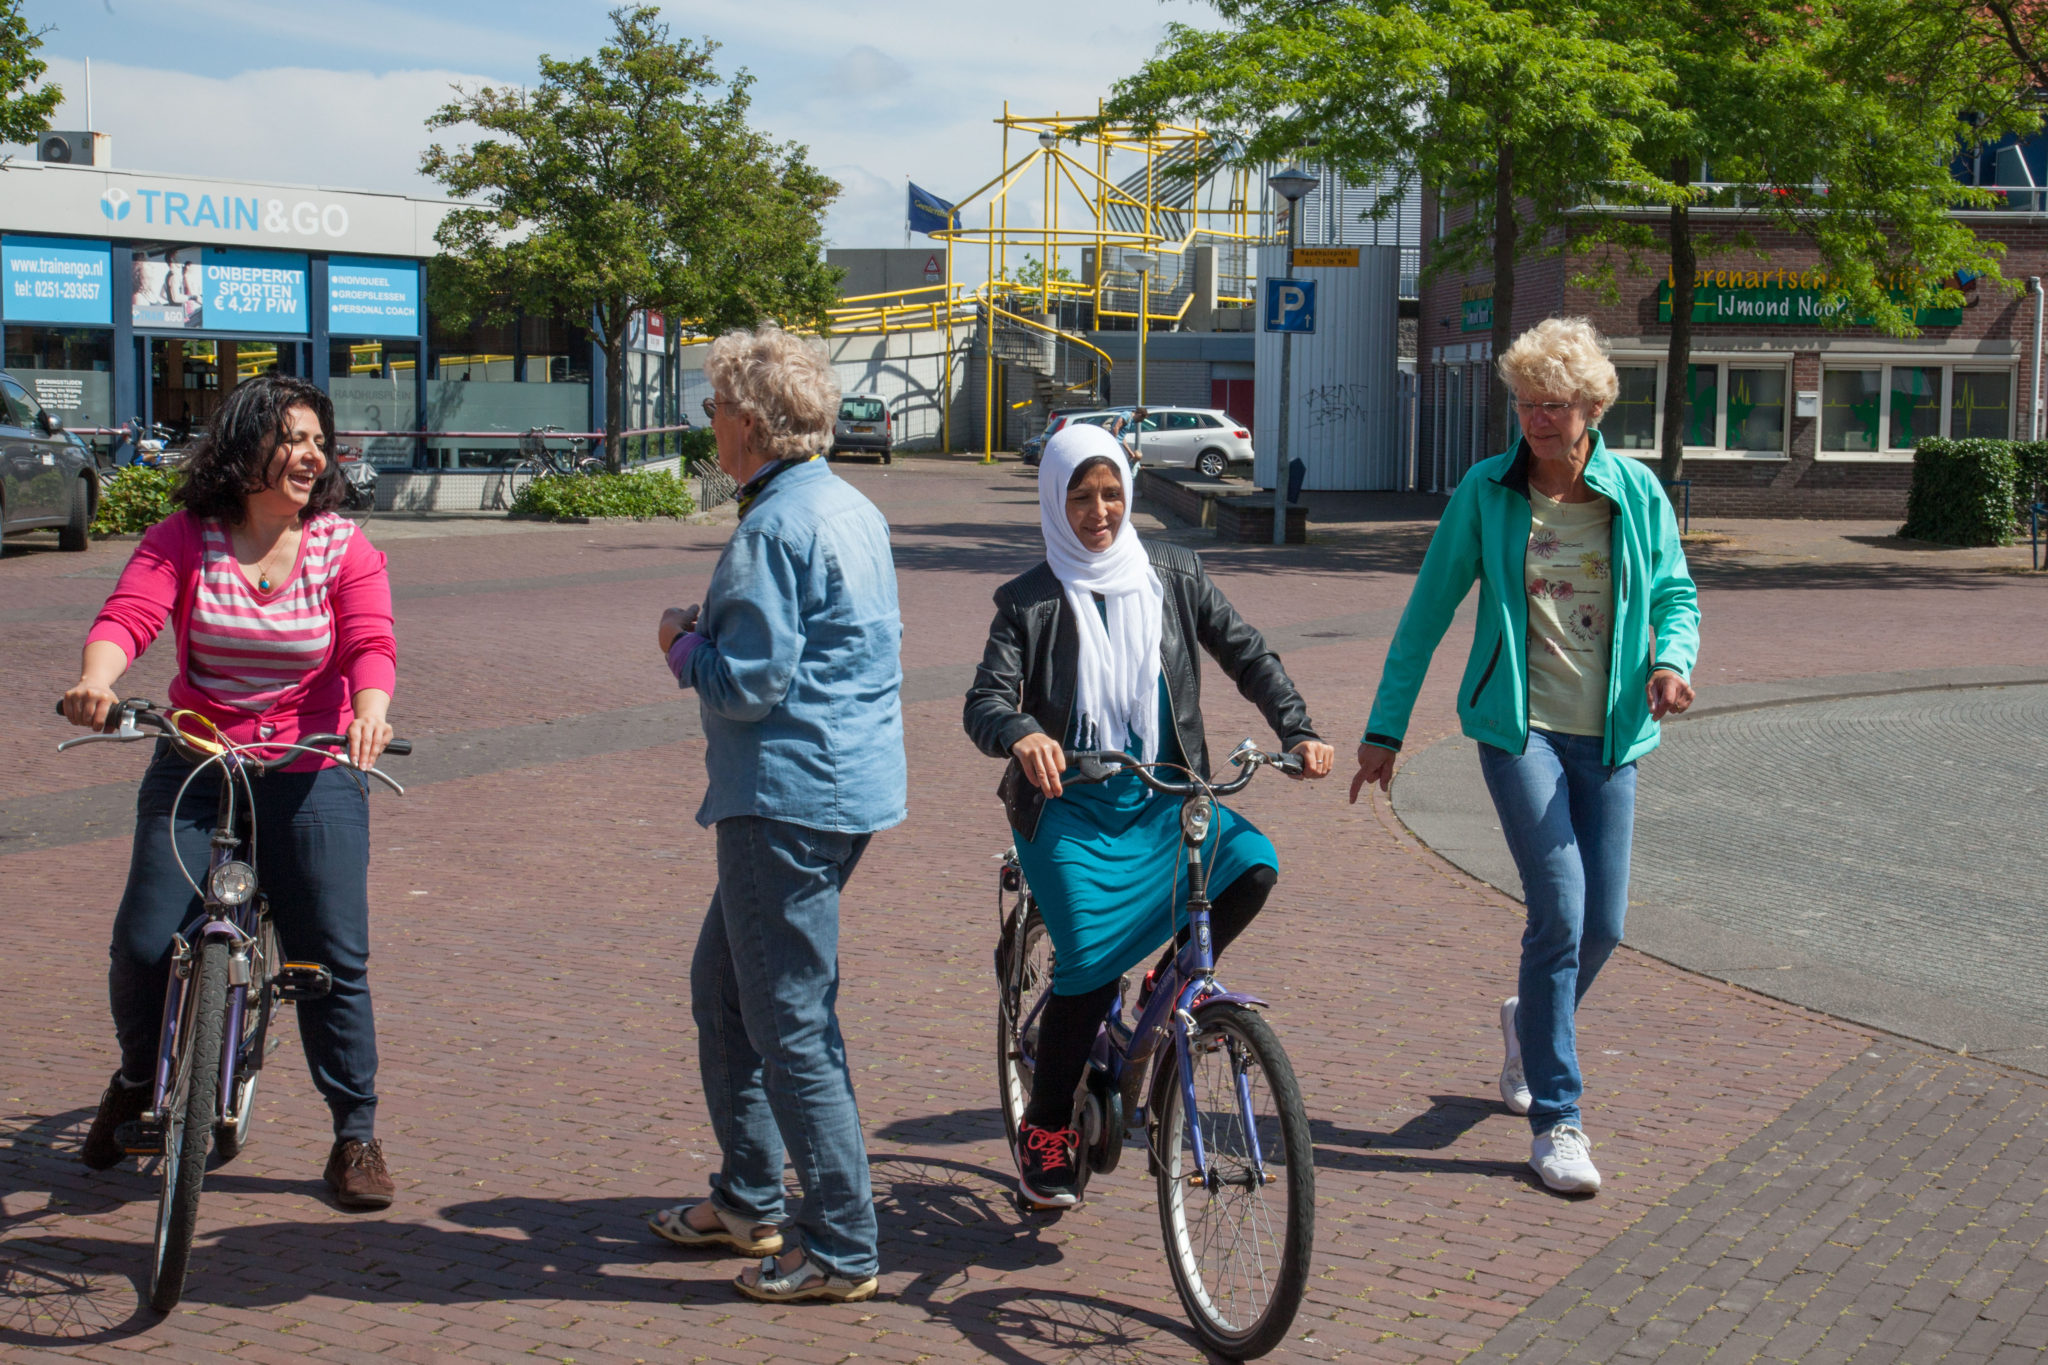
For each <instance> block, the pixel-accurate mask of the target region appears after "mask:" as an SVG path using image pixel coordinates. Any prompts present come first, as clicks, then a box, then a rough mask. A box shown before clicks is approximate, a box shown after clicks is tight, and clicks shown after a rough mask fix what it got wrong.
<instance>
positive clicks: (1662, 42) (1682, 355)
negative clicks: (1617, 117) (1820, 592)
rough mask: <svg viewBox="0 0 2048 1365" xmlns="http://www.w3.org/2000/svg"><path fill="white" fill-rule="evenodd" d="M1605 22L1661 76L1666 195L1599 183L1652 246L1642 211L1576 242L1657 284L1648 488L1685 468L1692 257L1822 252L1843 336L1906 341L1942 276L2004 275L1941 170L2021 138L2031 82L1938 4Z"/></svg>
mask: <svg viewBox="0 0 2048 1365" xmlns="http://www.w3.org/2000/svg"><path fill="white" fill-rule="evenodd" d="M1603 25H1604V27H1605V28H1607V29H1609V30H1611V31H1615V32H1623V31H1625V32H1627V33H1629V34H1630V35H1632V36H1633V37H1634V38H1635V39H1636V40H1637V41H1639V42H1642V43H1646V44H1648V45H1649V46H1651V47H1652V48H1653V49H1654V50H1655V52H1656V53H1657V55H1658V60H1659V61H1660V62H1661V63H1663V64H1664V65H1665V66H1667V67H1668V68H1669V69H1670V70H1671V72H1672V73H1673V75H1674V76H1675V78H1676V80H1675V88H1674V93H1673V95H1672V96H1671V98H1670V100H1669V102H1668V104H1667V107H1666V109H1665V110H1664V112H1663V113H1662V114H1661V115H1660V116H1659V117H1657V118H1655V119H1653V120H1651V121H1650V122H1648V123H1647V124H1646V125H1645V127H1644V129H1643V141H1642V144H1641V146H1642V152H1643V156H1644V158H1645V160H1647V161H1648V162H1649V163H1650V164H1652V165H1657V166H1661V167H1663V168H1664V177H1665V180H1666V181H1667V182H1668V186H1667V187H1666V188H1664V189H1663V190H1662V192H1661V193H1658V194H1655V195H1645V194H1643V193H1642V190H1643V187H1641V186H1634V187H1630V186H1616V187H1605V190H1604V194H1605V197H1607V198H1608V199H1610V200H1612V201H1617V202H1623V203H1626V202H1630V201H1631V200H1633V202H1635V203H1636V204H1638V205H1648V204H1658V205H1661V207H1662V214H1663V217H1664V222H1663V224H1662V232H1661V234H1659V233H1658V232H1657V231H1656V230H1655V229H1654V228H1653V226H1652V224H1651V223H1650V222H1647V221H1645V219H1644V218H1643V216H1641V215H1637V216H1634V217H1632V218H1631V217H1616V218H1613V219H1609V220H1607V221H1606V222H1604V223H1601V224H1600V225H1599V226H1597V227H1596V228H1594V229H1593V230H1592V231H1588V232H1583V233H1582V234H1581V235H1580V236H1579V238H1578V240H1577V241H1576V242H1575V243H1574V245H1575V246H1576V247H1578V248H1580V249H1592V248H1596V247H1598V246H1600V245H1603V244H1619V245H1622V246H1624V247H1625V248H1627V249H1628V251H1629V252H1630V253H1632V254H1633V253H1636V252H1640V251H1643V250H1645V249H1646V248H1647V249H1648V250H1650V251H1651V252H1653V253H1654V254H1655V255H1656V256H1657V257H1658V258H1659V259H1658V260H1657V265H1656V268H1657V271H1658V273H1660V274H1662V273H1666V272H1668V274H1669V279H1670V286H1671V333H1670V338H1669V344H1668V348H1667V353H1666V358H1665V374H1666V376H1667V378H1666V388H1667V395H1668V396H1667V399H1666V402H1665V404H1664V424H1663V429H1662V431H1661V432H1660V439H1659V446H1660V454H1661V458H1660V460H1659V467H1660V473H1661V474H1662V475H1663V477H1664V478H1666V479H1676V478H1678V477H1679V476H1680V474H1681V473H1682V472H1683V466H1684V449H1685V427H1684V421H1685V411H1684V406H1685V405H1684V403H1683V402H1682V401H1681V400H1680V397H1679V395H1680V394H1682V393H1683V392H1684V390H1685V388H1686V386H1687V383H1688V379H1687V377H1688V375H1689V373H1690V366H1691V355H1692V311H1693V298H1694V281H1695V278H1696V271H1697V268H1698V262H1699V260H1700V258H1701V257H1702V256H1710V255H1712V254H1714V253H1715V252H1717V251H1722V250H1729V249H1753V248H1754V246H1755V240H1756V237H1755V231H1756V229H1758V228H1762V227H1771V228H1776V229H1779V230H1781V231H1783V232H1786V233H1789V234H1792V235H1793V236H1795V237H1797V238H1800V239H1803V240H1804V241H1806V242H1807V243H1808V244H1810V245H1811V246H1812V247H1813V248H1814V249H1815V251H1816V253H1817V254H1818V256H1819V258H1820V266H1821V269H1822V270H1823V271H1825V273H1826V275H1827V277H1828V279H1829V281H1830V285H1829V288H1828V290H1827V291H1826V292H1827V294H1828V296H1829V297H1830V298H1831V299H1832V300H1833V301H1834V302H1835V303H1837V304H1838V305H1840V311H1839V312H1838V313H1834V314H1832V315H1831V316H1832V317H1833V318H1835V319H1836V320H1837V321H1838V324H1839V325H1848V324H1849V323H1850V322H1852V321H1855V320H1868V321H1869V322H1870V323H1871V324H1874V325H1875V326H1876V327H1877V328H1878V329H1879V330H1881V331H1884V332H1886V333H1889V334H1892V335H1902V336H1903V335H1915V334H1917V328H1916V327H1915V325H1914V322H1913V318H1914V314H1915V311H1916V310H1917V309H1920V308H1926V307H1931V306H1938V305H1941V304H1944V303H1951V302H1955V301H1958V296H1957V295H1955V294H1954V292H1953V290H1952V289H1950V288H1949V284H1948V282H1949V281H1951V280H1952V279H1953V278H1954V277H1955V274H1956V272H1957V271H1968V272H1971V273H1974V274H1977V275H1982V276H1985V277H1987V281H1988V282H1989V283H1990V284H1992V285H1994V286H1995V285H1997V284H1999V283H2000V282H2001V280H2000V276H1999V273H1998V264H1997V257H1998V250H1997V249H1996V248H1994V247H1989V246H1987V245H1986V244H1984V243H1983V242H1980V241H1979V240H1978V239H1977V237H1976V235H1975V234H1974V233H1973V232H1971V231H1970V229H1969V228H1968V226H1967V225H1965V224H1964V223H1963V222H1962V221H1960V220H1959V219H1957V218H1956V217H1955V216H1954V214H1953V213H1952V212H1951V210H1952V209H1954V208H1958V207H1989V206H1990V204H1991V202H1992V199H1991V196H1988V195H1986V194H1984V193H1983V192H1981V191H1976V190H1972V189H1970V188H1968V187H1966V186H1963V185H1960V184H1958V183H1957V182H1956V180H1955V179H1954V177H1953V176H1952V175H1951V173H1950V169H1949V164H1950V162H1951V160H1952V159H1953V158H1954V156H1955V154H1956V151H1957V149H1958V148H1959V147H1961V146H1963V145H1964V144H1966V143H1968V142H1970V141H1974V140H1976V139H1978V138H1982V137H1990V138H1994V139H1995V138H1996V137H1999V136H2002V135H2003V134H2004V133H2005V132H2007V131H2013V130H2019V131H2026V130H2029V129H2031V128H2032V127H2033V126H2035V121H2034V119H2033V116H2032V115H2031V114H2029V113H2028V112H2027V110H2026V109H2025V107H2024V105H2023V101H2022V99H2021V96H2022V94H2023V93H2024V91H2025V88H2026V86H2027V84H2028V81H2027V77H2026V75H2025V73H2024V71H2023V70H2022V69H2021V67H2020V65H2019V64H2018V63H2017V62H2016V61H2014V59H2013V58H2012V57H2011V56H2010V54H2008V53H2007V52H2005V51H2004V50H2003V48H2002V47H2000V46H1999V45H1998V44H1996V43H1991V42H1977V43H1963V44H1958V43H1957V41H1956V24H1955V16H1954V11H1953V10H1950V9H1944V8H1941V7H1937V6H1935V5H1932V4H1928V3H1925V0H1824V3H1818V4H1816V3H1811V2H1810V0H1628V3H1627V4H1626V5H1623V4H1620V3H1616V4H1614V5H1613V6H1612V8H1611V9H1610V10H1609V11H1608V12H1607V13H1606V14H1605V15H1604V16H1603ZM1966 111H1967V112H1968V115H1969V117H1968V118H1967V119H1966V117H1965V114H1966ZM1702 181H1708V182H1711V183H1709V184H1703V183H1700V182H1702Z"/></svg>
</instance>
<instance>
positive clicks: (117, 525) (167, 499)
mask: <svg viewBox="0 0 2048 1365" xmlns="http://www.w3.org/2000/svg"><path fill="white" fill-rule="evenodd" d="M177 485H178V471H177V470H176V469H151V468H150V467H149V466H148V465H139V464H132V465H123V466H121V467H120V468H119V469H112V470H109V471H107V472H106V473H103V474H101V475H100V505H99V509H98V510H97V511H96V512H95V513H94V514H93V519H92V533H93V534H94V535H96V536H119V535H135V534H137V533H139V532H142V531H147V530H148V529H149V528H150V527H152V526H154V525H156V524H157V523H158V522H160V521H162V520H163V519H164V518H165V517H167V516H169V515H170V514H171V513H173V512H175V511H177V510H178V507H177V504H176V503H174V502H172V501H171V490H172V489H173V488H176V487H177Z"/></svg>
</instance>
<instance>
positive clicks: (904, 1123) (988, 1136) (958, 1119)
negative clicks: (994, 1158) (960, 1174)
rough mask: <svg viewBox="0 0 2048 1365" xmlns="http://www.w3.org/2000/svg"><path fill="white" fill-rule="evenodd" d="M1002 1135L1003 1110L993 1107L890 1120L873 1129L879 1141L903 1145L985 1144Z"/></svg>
mask: <svg viewBox="0 0 2048 1365" xmlns="http://www.w3.org/2000/svg"><path fill="white" fill-rule="evenodd" d="M1002 1135H1003V1111H1002V1110H1000V1109H998V1108H996V1107H995V1106H994V1105H989V1106H988V1107H987V1108H985V1109H955V1110H954V1111H953V1112H952V1113H950V1114H921V1115H919V1116H918V1117H916V1118H908V1119H892V1120H891V1121H889V1122H888V1123H885V1124H883V1125H882V1126H881V1127H880V1128H877V1129H876V1130H875V1136H876V1137H878V1138H886V1139H887V1140H888V1141H890V1142H902V1143H945V1144H953V1143H961V1142H986V1141H990V1140H993V1139H998V1138H1001V1137H1002Z"/></svg>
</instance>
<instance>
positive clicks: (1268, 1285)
mask: <svg viewBox="0 0 2048 1365" xmlns="http://www.w3.org/2000/svg"><path fill="white" fill-rule="evenodd" d="M1188 1055H1189V1059H1190V1064H1191V1066H1192V1069H1193V1075H1194V1092H1195V1106H1196V1108H1195V1113H1194V1115H1193V1116H1192V1117H1193V1121H1194V1122H1195V1123H1197V1124H1199V1125H1200V1128H1201V1134H1202V1145H1203V1148H1204V1151H1203V1155H1204V1157H1205V1158H1206V1159H1207V1166H1206V1168H1201V1169H1198V1168H1197V1167H1196V1164H1195V1152H1194V1141H1193V1137H1192V1134H1191V1131H1190V1115H1189V1114H1188V1112H1187V1101H1186V1096H1185V1094H1184V1092H1183V1088H1182V1086H1181V1078H1180V1066H1179V1062H1178V1059H1177V1058H1175V1057H1173V1056H1172V1055H1171V1054H1169V1056H1168V1057H1167V1058H1166V1059H1165V1060H1164V1062H1163V1064H1162V1066H1161V1068H1160V1069H1161V1076H1160V1079H1159V1082H1158V1085H1157V1087H1156V1088H1155V1089H1154V1091H1153V1093H1154V1095H1155V1096H1157V1097H1158V1099H1159V1118H1158V1127H1157V1129H1156V1138H1155V1142H1156V1144H1157V1145H1156V1149H1155V1150H1156V1153H1157V1157H1158V1161H1157V1166H1158V1182H1159V1226H1160V1230H1161V1232H1163V1233H1164V1234H1165V1237H1166V1259H1167V1265H1168V1267H1169V1269H1171V1271H1172V1272H1173V1287H1174V1289H1175V1290H1177V1291H1178V1292H1179V1294H1180V1301H1181V1304H1182V1306H1183V1307H1185V1308H1186V1309H1187V1313H1188V1319H1189V1321H1190V1322H1192V1323H1193V1325H1194V1328H1195V1332H1196V1334H1197V1335H1199V1336H1200V1337H1201V1339H1202V1343H1203V1344H1204V1345H1205V1346H1207V1347H1208V1348H1209V1349H1210V1350H1212V1351H1214V1352H1215V1353H1216V1354H1218V1355H1221V1356H1228V1357H1229V1358H1231V1359H1233V1360H1249V1359H1251V1358H1253V1357H1255V1356H1262V1355H1264V1354H1266V1353H1267V1352H1268V1351H1270V1350H1272V1349H1273V1348H1274V1347H1275V1346H1277V1345H1279V1344H1280V1342H1281V1339H1282V1338H1283V1337H1285V1336H1286V1335H1287V1329H1288V1327H1289V1326H1290V1325H1292V1323H1293V1322H1294V1314H1295V1311H1296V1310H1297V1309H1299V1308H1300V1307H1301V1296H1302V1291H1303V1290H1304V1288H1305V1287H1306V1285H1307V1282H1308V1263H1309V1257H1310V1255H1311V1254H1312V1253H1313V1250H1314V1247H1315V1201H1316V1175H1315V1156H1314V1148H1313V1145H1312V1143H1311V1140H1310V1137H1309V1129H1308V1113H1307V1111H1306V1110H1304V1109H1303V1107H1302V1103H1301V1087H1300V1085H1299V1084H1297V1083H1296V1081H1295V1079H1294V1067H1293V1066H1292V1065H1291V1064H1290V1063H1289V1062H1288V1060H1287V1054H1286V1052H1285V1051H1283V1050H1282V1049H1281V1047H1280V1040H1279V1039H1278V1038H1277V1037H1275V1036H1274V1034H1273V1030H1272V1028H1271V1026H1269V1025H1268V1024H1267V1023H1266V1021H1265V1020H1264V1019H1263V1018H1261V1017H1260V1016H1259V1015H1258V1014H1256V1013H1255V1012H1253V1011H1252V1010H1250V1009H1248V1008H1246V1007H1245V1006H1242V1005H1237V1004H1231V1003H1229V1002H1219V1003H1216V1004H1212V1005H1207V1006H1204V1007H1203V1008H1201V1009H1198V1010H1197V1011H1196V1012H1195V1036H1194V1037H1193V1038H1192V1039H1190V1040H1189V1045H1188ZM1254 1137H1256V1149H1255V1148H1254V1143H1253V1138H1254Z"/></svg>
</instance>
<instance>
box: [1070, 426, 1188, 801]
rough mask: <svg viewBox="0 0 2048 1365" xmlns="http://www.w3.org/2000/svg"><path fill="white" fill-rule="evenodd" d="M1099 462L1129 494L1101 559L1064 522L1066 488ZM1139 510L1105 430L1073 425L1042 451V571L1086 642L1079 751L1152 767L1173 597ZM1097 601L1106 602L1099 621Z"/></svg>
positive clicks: (1078, 683)
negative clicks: (1121, 753)
mask: <svg viewBox="0 0 2048 1365" xmlns="http://www.w3.org/2000/svg"><path fill="white" fill-rule="evenodd" d="M1098 456H1099V457H1102V458H1104V459H1107V460H1108V461H1109V462H1110V464H1112V465H1113V466H1115V468H1116V471H1117V477H1118V478H1119V479H1121V480H1122V481H1123V486H1124V521H1123V524H1122V525H1121V526H1119V527H1117V532H1116V539H1115V540H1113V541H1111V542H1110V545H1109V548H1108V549H1106V550H1103V551H1101V552H1099V553H1098V552H1096V551H1094V550H1090V549H1088V548H1087V547H1086V546H1085V545H1083V544H1082V543H1081V538H1080V537H1079V536H1077V535H1075V534H1074V528H1073V526H1072V525H1071V524H1070V523H1069V522H1068V521H1067V482H1068V481H1069V480H1070V479H1072V478H1073V477H1074V471H1075V470H1076V469H1078V468H1080V467H1081V466H1082V465H1083V464H1085V463H1086V462H1087V461H1089V460H1092V459H1095V458H1097V457H1098ZM1136 501H1137V499H1136V497H1135V495H1134V493H1133V490H1132V488H1131V466H1130V461H1129V459H1128V457H1126V455H1125V453H1124V448H1123V444H1122V443H1121V442H1119V441H1118V440H1117V439H1116V437H1114V436H1112V435H1110V434H1109V433H1108V432H1106V431H1104V430H1103V429H1102V428H1101V427H1098V426H1095V425H1093V424H1092V423H1088V422H1076V423H1072V424H1070V425H1068V426H1066V427H1064V428H1062V429H1061V430H1059V431H1057V432H1055V433H1054V434H1053V437H1052V439H1051V440H1049V441H1047V442H1046V443H1045V450H1044V451H1043V453H1042V454H1041V455H1040V457H1039V463H1038V523H1039V529H1040V530H1041V531H1042V532H1043V533H1044V535H1045V562H1046V563H1047V564H1049V565H1051V566H1052V571H1053V574H1054V575H1055V576H1056V577H1057V578H1058V579H1059V580H1060V586H1061V587H1063V588H1065V589H1066V593H1067V610H1068V611H1069V612H1070V613H1072V615H1073V618H1074V633H1075V634H1076V635H1077V636H1078V637H1079V638H1080V642H1081V656H1080V661H1079V667H1078V668H1077V669H1076V671H1075V684H1074V707H1075V710H1076V711H1078V712H1079V713H1080V717H1081V725H1080V733H1079V736H1078V738H1079V741H1080V747H1082V748H1084V749H1122V750H1125V751H1126V752H1135V753H1136V754H1137V756H1138V757H1139V758H1140V759H1143V760H1144V761H1146V762H1148V763H1149V762H1151V761H1153V760H1154V759H1156V758H1158V757H1159V639H1160V633H1161V631H1162V630H1163V629H1164V627H1165V602H1166V590H1165V588H1163V587H1162V586H1161V585H1160V582H1159V575H1158V574H1157V573H1155V572H1153V570H1152V561H1151V560H1150V559H1148V558H1147V557H1146V555H1145V547H1144V546H1143V545H1142V544H1140V543H1139V542H1138V529H1137V527H1136V526H1134V525H1133V524H1132V522H1131V509H1132V507H1133V506H1134V504H1135V503H1136ZM1096 593H1100V594H1101V595H1102V598H1103V606H1104V611H1103V612H1102V613H1100V614H1098V613H1097V611H1096V608H1095V600H1094V597H1093V596H1092V594H1096ZM1105 617H1106V618H1107V620H1106V621H1105V619H1104V618H1105Z"/></svg>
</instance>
